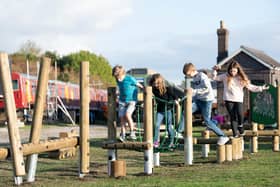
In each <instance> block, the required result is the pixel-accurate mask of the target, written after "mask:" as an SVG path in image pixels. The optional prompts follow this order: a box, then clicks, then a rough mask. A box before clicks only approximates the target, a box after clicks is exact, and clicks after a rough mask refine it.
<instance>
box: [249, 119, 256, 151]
mask: <svg viewBox="0 0 280 187" xmlns="http://www.w3.org/2000/svg"><path fill="white" fill-rule="evenodd" d="M252 131H253V132H255V133H258V124H256V123H252ZM250 141H251V142H250V147H251V149H250V151H251V153H257V152H258V136H252V137H251V139H250Z"/></svg>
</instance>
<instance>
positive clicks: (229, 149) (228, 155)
mask: <svg viewBox="0 0 280 187" xmlns="http://www.w3.org/2000/svg"><path fill="white" fill-rule="evenodd" d="M225 147H226V161H232V144H226V145H225Z"/></svg>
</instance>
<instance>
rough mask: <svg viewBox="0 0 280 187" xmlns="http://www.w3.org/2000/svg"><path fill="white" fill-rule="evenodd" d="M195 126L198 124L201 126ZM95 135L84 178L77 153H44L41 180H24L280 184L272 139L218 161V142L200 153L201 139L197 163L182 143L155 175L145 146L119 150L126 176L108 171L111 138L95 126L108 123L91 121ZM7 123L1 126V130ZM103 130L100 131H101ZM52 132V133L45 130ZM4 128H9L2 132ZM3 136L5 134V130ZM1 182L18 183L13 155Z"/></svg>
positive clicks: (0, 166) (0, 167)
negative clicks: (146, 164) (146, 170)
mask: <svg viewBox="0 0 280 187" xmlns="http://www.w3.org/2000/svg"><path fill="white" fill-rule="evenodd" d="M44 126H45V127H44V128H43V129H42V136H48V133H50V131H52V132H56V133H53V135H56V136H58V133H57V132H59V131H60V130H64V129H67V128H69V129H71V128H72V127H71V126H63V127H61V126H55V125H52V126H49V125H44ZM201 128H202V127H195V128H194V130H201ZM90 129H91V131H90V132H91V135H90V136H91V139H90V153H91V156H90V168H91V169H90V172H89V174H88V175H87V176H86V177H85V178H84V179H79V178H78V177H77V166H78V164H79V163H78V160H77V159H78V156H75V157H73V158H68V159H64V160H56V159H51V158H48V157H47V154H42V155H40V156H39V165H38V168H37V172H36V181H35V182H34V183H32V184H26V183H23V185H22V186H51V187H54V186H100V187H101V186H197V187H198V186H229V187H230V186H254V187H258V186H259V187H261V186H278V184H280V179H279V177H277V176H279V175H280V170H279V164H278V163H279V153H278V152H272V151H271V149H272V145H271V143H261V144H259V151H258V153H254V154H251V153H250V152H249V151H248V146H249V145H248V144H245V151H244V154H243V159H242V160H236V161H233V162H225V163H223V164H218V163H216V152H215V146H213V149H211V150H212V151H210V153H209V157H208V158H201V145H195V146H194V157H195V158H196V159H195V161H194V163H193V165H192V166H185V165H184V163H183V159H182V157H183V155H184V151H183V147H178V148H177V149H176V150H174V151H173V152H165V153H161V165H160V167H155V168H154V169H153V175H151V176H145V175H144V174H143V152H138V151H127V150H119V151H118V156H119V159H125V160H126V167H127V172H126V176H125V177H120V178H117V179H115V178H112V177H109V176H108V174H107V159H106V158H107V150H105V149H102V148H101V146H102V145H103V142H104V141H106V138H105V137H103V138H97V137H96V136H95V135H96V134H95V132H98V134H99V132H101V133H103V134H104V133H105V134H106V133H107V128H106V126H104V125H103V126H102V125H92V126H91V127H90ZM2 130H3V128H0V131H2ZM97 130H98V131H97ZM29 131H30V129H29V128H28V127H24V128H20V132H21V135H23V134H28V133H29ZM45 133H47V134H45ZM3 134H5V133H4V132H3V133H1V135H3ZM1 137H2V136H1ZM0 173H1V175H0V182H1V184H5V186H14V181H13V180H11V179H12V177H11V176H13V168H12V163H11V160H8V161H7V160H3V161H0Z"/></svg>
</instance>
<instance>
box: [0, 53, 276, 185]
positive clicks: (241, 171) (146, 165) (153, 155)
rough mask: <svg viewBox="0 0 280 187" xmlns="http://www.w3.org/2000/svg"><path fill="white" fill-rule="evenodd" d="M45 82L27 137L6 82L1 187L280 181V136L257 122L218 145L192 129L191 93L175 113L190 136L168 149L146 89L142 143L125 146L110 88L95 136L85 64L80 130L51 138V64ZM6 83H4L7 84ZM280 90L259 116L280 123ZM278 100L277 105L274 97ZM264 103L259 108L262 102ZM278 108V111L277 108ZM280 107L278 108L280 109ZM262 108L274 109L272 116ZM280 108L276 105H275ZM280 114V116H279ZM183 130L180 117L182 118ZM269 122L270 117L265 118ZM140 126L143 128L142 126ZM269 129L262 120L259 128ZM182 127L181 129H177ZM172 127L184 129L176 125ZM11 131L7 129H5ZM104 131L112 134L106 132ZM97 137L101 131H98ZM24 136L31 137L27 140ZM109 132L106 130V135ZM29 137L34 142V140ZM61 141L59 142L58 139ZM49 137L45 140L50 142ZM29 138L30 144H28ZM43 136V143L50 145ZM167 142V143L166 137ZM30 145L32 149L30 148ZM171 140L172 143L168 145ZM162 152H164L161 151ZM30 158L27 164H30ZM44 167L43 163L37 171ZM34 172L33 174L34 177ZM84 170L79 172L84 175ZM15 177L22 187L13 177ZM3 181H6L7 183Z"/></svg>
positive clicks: (4, 58)
mask: <svg viewBox="0 0 280 187" xmlns="http://www.w3.org/2000/svg"><path fill="white" fill-rule="evenodd" d="M0 62H1V63H2V64H1V65H2V66H0V67H3V68H1V73H2V76H3V77H8V79H10V78H9V74H8V73H7V72H9V69H8V66H7V64H8V63H7V56H6V55H5V54H3V55H2V59H1V61H0ZM43 62H44V63H43V65H44V66H42V69H41V71H40V76H39V84H38V85H40V86H39V88H38V90H37V94H36V99H37V100H36V101H37V102H36V105H35V110H34V111H35V114H34V117H33V121H32V125H31V126H30V128H28V127H26V129H23V130H27V131H30V133H24V132H22V131H21V130H20V128H19V127H18V126H16V125H17V120H16V115H15V110H14V109H15V108H14V103H13V101H14V99H13V98H12V97H11V96H12V94H8V93H11V92H12V89H11V88H12V87H11V84H10V83H9V82H3V81H2V83H3V89H4V94H5V101H6V107H7V112H6V114H7V117H8V119H9V122H8V123H7V127H8V131H7V132H6V133H8V134H9V136H8V137H9V140H8V141H7V142H6V143H5V142H4V143H3V144H1V149H0V156H1V157H0V158H1V159H0V160H1V168H0V171H1V182H2V183H4V184H7V185H8V186H12V185H13V184H16V185H22V184H23V185H25V184H28V185H33V184H34V185H36V186H38V185H39V186H61V185H65V186H97V185H98V186H170V185H174V186H202V185H205V186H276V185H277V184H279V183H280V182H279V181H280V180H279V179H278V178H277V177H276V176H278V173H280V172H279V171H278V170H279V169H278V163H279V161H278V160H279V131H280V128H279V127H278V130H277V129H274V130H260V129H258V124H257V123H256V121H255V122H252V123H251V124H250V128H251V130H247V131H246V133H245V134H244V136H239V137H232V132H231V131H226V134H227V135H229V136H230V137H231V138H230V141H229V142H228V143H227V144H225V145H224V144H219V145H217V137H212V134H211V133H210V132H209V131H208V130H207V129H206V130H205V126H203V125H201V126H198V127H194V126H193V123H192V97H191V95H192V93H191V91H189V90H186V91H185V97H184V99H183V100H184V102H182V105H183V106H184V108H185V109H184V112H180V111H181V110H180V108H181V107H178V108H177V109H175V108H174V114H175V113H176V114H177V115H184V117H185V119H186V120H185V122H184V124H183V125H184V129H185V130H184V132H183V136H182V137H180V138H179V137H178V136H176V145H174V147H173V146H172V147H168V149H165V151H164V149H160V148H153V111H154V109H153V104H152V103H153V96H152V90H151V87H145V90H144V103H143V113H141V115H143V122H142V126H141V129H140V127H139V129H138V131H137V132H138V137H137V141H125V142H122V143H121V142H118V141H117V134H119V128H118V126H117V123H116V121H117V119H116V111H115V109H116V89H115V87H109V88H108V119H107V124H106V128H105V131H107V134H106V133H104V132H103V135H105V134H106V136H102V137H98V136H96V137H95V136H94V135H93V136H91V135H92V134H91V130H90V126H89V112H88V111H89V110H88V107H89V106H88V103H89V95H88V93H89V92H88V88H89V86H88V85H89V82H88V79H87V75H88V72H87V70H88V69H89V68H88V65H89V64H88V62H81V77H80V87H82V88H83V89H81V90H82V91H81V95H80V98H81V99H80V100H81V106H80V108H81V119H80V124H79V127H78V128H76V129H73V128H74V126H72V127H71V126H69V128H66V129H63V130H65V131H64V132H61V131H60V130H57V129H55V130H54V131H51V134H50V135H51V136H48V135H46V134H45V135H44V133H46V132H47V129H48V128H57V127H55V126H54V127H53V126H50V127H46V125H45V124H44V125H43V124H42V109H43V107H42V106H43V104H44V100H43V99H42V98H45V92H46V91H45V89H46V85H47V84H46V82H47V74H48V68H49V65H50V60H49V59H48V58H44V59H43ZM3 77H2V80H3V79H4V78H3ZM279 88H280V87H278V88H276V87H271V88H270V89H272V90H271V91H270V92H265V95H266V96H267V97H268V98H270V99H269V100H265V101H266V102H264V103H263V104H262V105H259V103H261V102H260V101H259V100H258V99H259V98H261V97H262V96H257V97H254V100H253V102H252V103H253V104H257V105H252V109H253V112H255V114H256V115H257V116H260V115H264V116H267V115H266V114H268V115H269V119H273V121H271V122H273V123H275V122H277V123H278V124H279V120H280V118H279V116H278V115H276V112H275V111H276V110H274V109H276V108H277V109H279V106H280V105H279V99H278V98H279V93H280V92H279ZM272 92H273V93H277V94H274V95H275V97H277V100H276V101H277V102H274V99H276V98H272V95H271V93H272ZM255 101H256V102H255ZM271 104H273V105H271ZM274 104H275V105H274ZM262 106H266V107H267V108H268V107H269V108H273V110H271V111H269V112H266V110H263V109H262ZM272 106H275V107H272ZM277 111H278V110H277ZM176 119H177V122H174V124H178V121H179V119H180V117H176ZM258 120H263V118H261V119H258ZM137 123H138V122H137ZM259 123H261V122H259ZM175 126H176V125H175ZM175 126H174V127H172V128H173V129H176V127H175ZM4 128H5V127H4ZM103 131H104V129H103ZM93 132H95V133H96V131H93ZM22 134H28V135H26V136H25V137H24V136H22ZM98 134H99V135H100V134H102V133H101V132H99V133H98ZM28 136H29V141H28V140H27V139H28ZM54 136H55V137H54ZM43 137H45V138H43ZM22 138H26V139H25V140H24V139H22ZM42 138H43V140H42ZM161 138H163V139H165V135H164V137H161ZM26 142H27V143H26ZM163 142H164V141H163ZM160 147H161V146H160ZM25 157H26V158H27V159H26V165H25V162H24V161H23V160H24V158H25ZM37 163H38V165H37ZM26 170H27V171H28V174H27V175H26ZM77 172H78V174H77ZM12 175H14V181H13V182H14V183H13V182H12V180H11V176H12ZM2 176H3V179H2Z"/></svg>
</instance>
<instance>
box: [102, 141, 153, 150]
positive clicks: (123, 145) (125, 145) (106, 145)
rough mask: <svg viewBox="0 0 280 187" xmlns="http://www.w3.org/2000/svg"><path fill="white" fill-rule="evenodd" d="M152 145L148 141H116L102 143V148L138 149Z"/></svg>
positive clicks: (148, 147)
mask: <svg viewBox="0 0 280 187" xmlns="http://www.w3.org/2000/svg"><path fill="white" fill-rule="evenodd" d="M151 147H152V144H151V143H148V142H116V143H110V142H108V143H104V145H103V146H102V148H103V149H129V150H139V149H141V150H142V149H144V150H147V149H150V148H151Z"/></svg>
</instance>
